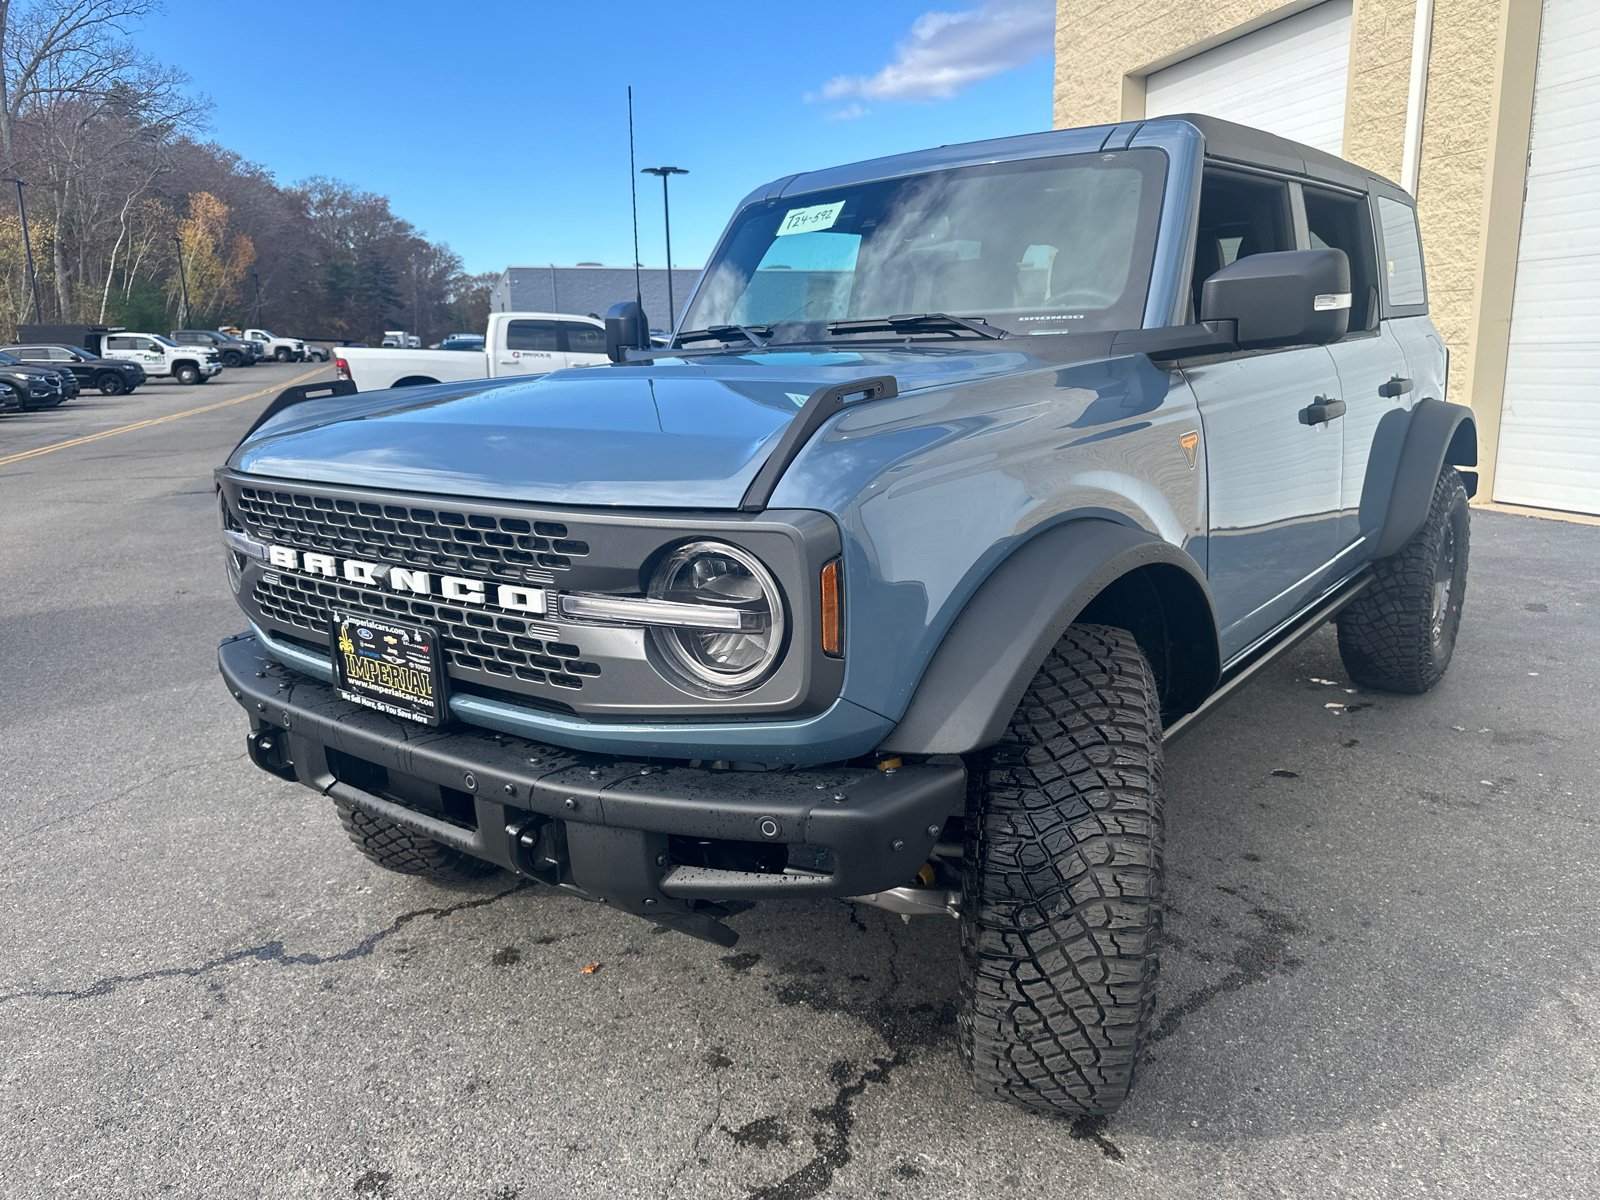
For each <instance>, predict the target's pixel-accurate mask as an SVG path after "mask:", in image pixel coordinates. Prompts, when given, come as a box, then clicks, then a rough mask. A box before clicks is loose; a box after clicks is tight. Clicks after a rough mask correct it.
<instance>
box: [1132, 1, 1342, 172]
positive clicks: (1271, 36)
mask: <svg viewBox="0 0 1600 1200" xmlns="http://www.w3.org/2000/svg"><path fill="white" fill-rule="evenodd" d="M1351 3H1352V0H1328V3H1326V4H1319V5H1317V6H1316V7H1315V8H1312V9H1308V10H1307V11H1305V12H1303V13H1299V14H1297V15H1296V16H1292V17H1286V18H1285V19H1284V20H1282V21H1278V22H1275V23H1274V24H1272V25H1268V26H1267V27H1266V28H1264V29H1258V30H1256V31H1255V32H1254V33H1247V34H1245V35H1244V36H1243V37H1239V38H1235V39H1234V40H1233V41H1231V42H1227V43H1225V44H1223V45H1221V46H1217V47H1216V48H1214V49H1211V50H1206V51H1204V52H1203V53H1200V54H1197V55H1195V56H1194V57H1193V58H1187V59H1184V61H1183V62H1181V63H1178V64H1177V65H1176V66H1171V67H1167V68H1166V69H1165V70H1161V71H1157V72H1155V73H1154V74H1153V75H1150V76H1148V77H1146V79H1145V93H1144V95H1145V101H1144V111H1145V115H1146V116H1150V117H1158V116H1161V115H1162V114H1163V113H1183V112H1194V113H1204V114H1206V115H1207V116H1210V117H1221V118H1222V119H1223V120H1225V121H1237V122H1238V123H1239V124H1241V125H1254V126H1255V127H1256V128H1257V129H1265V130H1267V131H1268V132H1269V133H1276V134H1278V135H1279V136H1280V137H1286V138H1292V139H1293V140H1294V141H1297V142H1304V143H1305V144H1306V145H1308V146H1315V147H1316V148H1317V149H1318V150H1326V151H1327V152H1328V153H1329V154H1339V153H1341V152H1342V150H1343V147H1344V97H1345V81H1346V75H1347V72H1348V70H1349V67H1350V6H1351Z"/></svg>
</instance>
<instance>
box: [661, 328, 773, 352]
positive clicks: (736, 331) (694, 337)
mask: <svg viewBox="0 0 1600 1200" xmlns="http://www.w3.org/2000/svg"><path fill="white" fill-rule="evenodd" d="M734 338H743V339H744V340H745V341H747V342H749V343H750V344H751V345H752V346H756V347H761V346H765V345H766V344H767V342H768V341H769V340H770V339H771V338H772V326H770V325H708V326H706V328H704V329H690V330H687V331H685V332H684V333H680V334H678V336H677V337H675V338H673V339H672V340H673V342H674V343H675V344H677V345H682V344H683V343H685V342H709V341H718V342H728V341H732V340H733V339H734Z"/></svg>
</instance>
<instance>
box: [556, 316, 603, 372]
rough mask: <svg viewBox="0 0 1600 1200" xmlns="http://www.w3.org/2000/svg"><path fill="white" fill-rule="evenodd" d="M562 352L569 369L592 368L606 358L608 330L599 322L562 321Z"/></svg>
mask: <svg viewBox="0 0 1600 1200" xmlns="http://www.w3.org/2000/svg"><path fill="white" fill-rule="evenodd" d="M561 338H562V345H561V350H562V353H564V354H565V355H566V356H567V364H566V365H567V366H569V367H592V366H595V365H597V364H599V363H603V362H610V361H611V360H610V359H608V358H607V357H606V328H605V326H604V325H602V324H600V323H599V322H598V321H562V322H561Z"/></svg>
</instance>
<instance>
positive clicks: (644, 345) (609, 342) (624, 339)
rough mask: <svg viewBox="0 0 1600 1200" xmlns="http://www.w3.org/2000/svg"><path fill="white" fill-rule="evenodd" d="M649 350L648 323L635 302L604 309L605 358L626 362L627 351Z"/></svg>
mask: <svg viewBox="0 0 1600 1200" xmlns="http://www.w3.org/2000/svg"><path fill="white" fill-rule="evenodd" d="M648 349H650V322H649V321H647V320H645V316H644V309H643V308H641V307H639V302H638V301H637V300H624V301H622V302H621V303H619V304H613V305H612V306H611V307H610V308H608V309H606V357H607V358H609V359H610V360H611V361H612V362H614V363H619V362H627V361H628V351H629V350H648Z"/></svg>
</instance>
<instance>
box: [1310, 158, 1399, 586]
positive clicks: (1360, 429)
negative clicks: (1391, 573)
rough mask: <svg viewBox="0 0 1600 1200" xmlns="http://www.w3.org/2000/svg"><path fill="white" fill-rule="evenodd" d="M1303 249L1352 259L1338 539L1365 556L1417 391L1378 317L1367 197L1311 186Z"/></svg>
mask: <svg viewBox="0 0 1600 1200" xmlns="http://www.w3.org/2000/svg"><path fill="white" fill-rule="evenodd" d="M1301 198H1302V200H1303V204H1302V206H1301V207H1302V209H1303V211H1304V214H1305V223H1304V234H1305V236H1304V239H1303V240H1304V242H1305V248H1306V249H1314V250H1321V249H1328V248H1331V249H1335V250H1343V251H1344V252H1345V257H1347V258H1348V259H1349V260H1350V328H1349V330H1348V331H1347V332H1346V333H1345V335H1344V337H1342V338H1340V339H1339V340H1338V341H1337V342H1334V343H1333V344H1332V345H1331V346H1329V347H1328V352H1329V353H1330V354H1332V355H1333V362H1334V366H1335V367H1337V368H1338V371H1339V397H1340V399H1342V400H1343V401H1344V403H1345V414H1344V418H1343V422H1342V423H1343V425H1344V471H1343V480H1342V483H1341V486H1340V496H1341V499H1340V514H1339V536H1340V540H1341V542H1342V543H1343V544H1344V545H1346V546H1355V545H1357V544H1358V543H1359V544H1360V546H1359V548H1357V549H1356V550H1355V551H1354V552H1353V553H1352V554H1351V559H1352V562H1359V561H1361V560H1364V559H1366V558H1367V557H1368V556H1369V555H1370V553H1371V550H1372V546H1373V544H1374V543H1375V542H1376V540H1377V536H1378V533H1379V531H1380V530H1381V529H1382V528H1383V518H1384V515H1385V514H1386V513H1387V512H1388V510H1389V493H1390V491H1391V490H1392V488H1393V486H1394V474H1395V470H1396V468H1397V467H1398V466H1399V463H1400V446H1401V443H1402V442H1404V441H1405V436H1406V429H1407V428H1408V427H1409V424H1410V421H1411V406H1412V405H1413V404H1414V403H1416V400H1417V397H1418V395H1419V393H1418V392H1417V390H1416V388H1415V386H1414V384H1413V381H1412V379H1411V378H1410V377H1409V372H1408V371H1407V369H1406V356H1405V351H1404V349H1403V348H1402V347H1401V345H1400V343H1399V341H1398V340H1397V339H1396V337H1395V332H1394V327H1393V325H1392V323H1391V322H1389V321H1384V320H1380V319H1379V318H1380V316H1381V301H1380V297H1379V294H1378V254H1377V240H1376V238H1375V237H1374V235H1373V228H1372V207H1371V203H1370V201H1369V200H1368V198H1367V197H1366V196H1357V195H1354V194H1352V193H1347V192H1340V191H1336V190H1334V189H1332V188H1318V187H1314V186H1310V185H1308V186H1307V187H1305V188H1304V189H1303V191H1302V193H1301Z"/></svg>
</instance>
